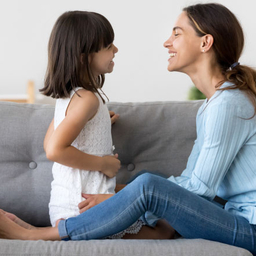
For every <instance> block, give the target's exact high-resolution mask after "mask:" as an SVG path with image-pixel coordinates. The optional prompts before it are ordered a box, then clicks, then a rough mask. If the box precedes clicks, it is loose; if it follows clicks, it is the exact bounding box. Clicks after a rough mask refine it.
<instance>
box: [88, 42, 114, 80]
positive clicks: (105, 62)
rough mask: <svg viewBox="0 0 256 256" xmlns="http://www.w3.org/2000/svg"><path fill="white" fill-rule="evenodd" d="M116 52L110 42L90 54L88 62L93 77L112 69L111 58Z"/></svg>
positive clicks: (109, 71)
mask: <svg viewBox="0 0 256 256" xmlns="http://www.w3.org/2000/svg"><path fill="white" fill-rule="evenodd" d="M117 52H118V49H117V47H116V46H115V45H114V44H113V43H112V44H110V45H109V46H107V47H106V48H102V49H101V50H100V51H98V52H95V53H92V54H90V56H89V63H90V67H91V70H92V72H93V74H94V76H95V77H97V76H99V75H103V74H106V73H111V72H112V71H113V68H114V61H113V58H114V57H115V54H116V53H117Z"/></svg>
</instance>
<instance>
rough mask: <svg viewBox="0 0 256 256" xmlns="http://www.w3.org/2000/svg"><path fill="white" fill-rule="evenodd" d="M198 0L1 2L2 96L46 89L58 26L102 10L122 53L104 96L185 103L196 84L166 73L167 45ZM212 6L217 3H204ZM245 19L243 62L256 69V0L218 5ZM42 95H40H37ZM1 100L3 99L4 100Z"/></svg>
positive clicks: (0, 55)
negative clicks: (29, 86) (61, 19)
mask: <svg viewBox="0 0 256 256" xmlns="http://www.w3.org/2000/svg"><path fill="white" fill-rule="evenodd" d="M197 2H198V1H195V0H190V1H189V0H176V1H174V0H158V1H152V0H130V1H122V0H90V1H88V0H72V1H71V0H44V1H36V0H22V1H21V0H8V1H3V0H1V3H0V11H1V15H0V94H24V93H26V82H27V80H28V79H32V80H34V81H35V85H36V89H39V88H41V87H42V86H43V80H44V74H45V69H46V65H47V43H48V39H49V35H50V32H51V29H52V27H53V24H54V22H55V21H56V19H57V18H58V16H59V15H61V14H62V13H63V12H65V11H68V10H88V11H96V12H99V13H101V14H103V15H104V16H106V17H107V18H108V19H109V21H110V22H111V24H112V25H113V27H114V30H115V34H116V39H115V44H116V46H117V47H118V48H119V52H118V54H117V55H116V58H115V70H114V72H113V73H112V74H108V75H107V76H106V83H105V85H104V91H105V93H106V94H107V95H108V97H109V98H110V100H111V101H121V102H127V101H133V102H136V101H140V102H143V101H159V100H185V99H186V98H187V93H188V89H189V87H190V86H191V84H192V83H191V81H190V79H189V78H188V77H187V76H186V75H184V74H179V73H169V72H168V71H167V69H166V67H167V59H168V53H167V50H166V49H164V47H163V42H164V41H165V40H166V39H167V38H168V37H169V36H170V34H171V32H172V27H173V25H174V22H175V20H176V18H177V16H178V15H179V13H180V12H181V10H182V8H183V7H185V6H186V5H189V4H193V3H197ZM201 2H212V1H201ZM215 2H221V3H222V4H224V5H226V6H227V7H228V8H230V9H231V10H232V11H233V12H234V13H235V14H236V15H237V17H238V18H239V20H240V22H241V24H242V26H243V28H244V32H245V37H246V45H245V50H244V53H243V55H242V58H241V59H240V62H242V63H243V64H248V65H251V66H254V67H255V66H256V59H255V57H256V50H255V41H256V29H255V24H256V18H255V9H256V1H255V0H244V1H243V2H241V1H234V0H216V1H215ZM37 93H38V92H37ZM0 97H1V95H0Z"/></svg>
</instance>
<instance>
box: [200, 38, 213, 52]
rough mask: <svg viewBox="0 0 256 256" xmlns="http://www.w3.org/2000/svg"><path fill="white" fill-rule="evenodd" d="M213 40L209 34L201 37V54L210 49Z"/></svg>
mask: <svg viewBox="0 0 256 256" xmlns="http://www.w3.org/2000/svg"><path fill="white" fill-rule="evenodd" d="M213 42H214V39H213V36H212V35H210V34H207V35H205V36H203V37H202V42H201V51H202V52H207V51H209V50H210V49H211V47H212V45H213Z"/></svg>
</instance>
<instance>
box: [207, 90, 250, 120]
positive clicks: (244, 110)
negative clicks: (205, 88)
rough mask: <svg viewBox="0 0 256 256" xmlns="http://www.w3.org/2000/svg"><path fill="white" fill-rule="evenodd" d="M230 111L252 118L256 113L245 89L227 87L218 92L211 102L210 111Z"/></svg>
mask: <svg viewBox="0 0 256 256" xmlns="http://www.w3.org/2000/svg"><path fill="white" fill-rule="evenodd" d="M225 111H228V112H229V113H232V112H233V113H234V115H237V116H239V117H242V118H250V117H252V116H253V114H254V106H253V104H252V102H251V100H250V98H249V96H248V95H247V93H246V92H245V91H242V90H239V89H225V90H220V91H218V92H217V95H216V97H215V98H214V99H213V100H212V102H210V104H209V106H208V112H216V113H219V114H221V113H223V114H224V112H225Z"/></svg>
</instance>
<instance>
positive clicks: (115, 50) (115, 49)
mask: <svg viewBox="0 0 256 256" xmlns="http://www.w3.org/2000/svg"><path fill="white" fill-rule="evenodd" d="M117 52H118V48H117V47H116V46H115V45H114V53H117Z"/></svg>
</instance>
